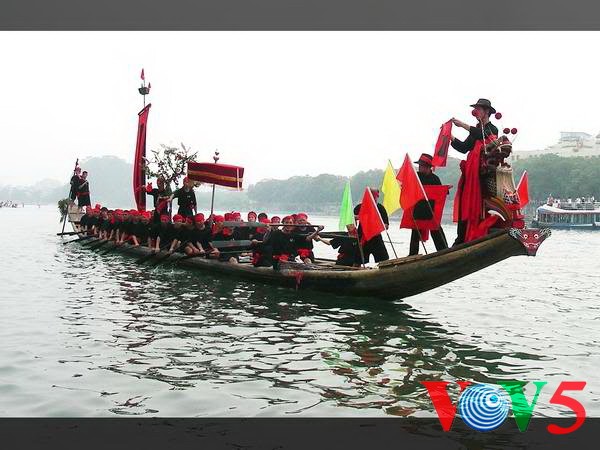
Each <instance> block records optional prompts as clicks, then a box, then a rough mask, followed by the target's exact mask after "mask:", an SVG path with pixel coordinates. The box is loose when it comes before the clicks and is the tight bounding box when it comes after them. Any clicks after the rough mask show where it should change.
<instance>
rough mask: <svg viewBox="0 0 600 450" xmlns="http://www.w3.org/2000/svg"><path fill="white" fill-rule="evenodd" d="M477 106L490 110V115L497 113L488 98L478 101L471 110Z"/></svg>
mask: <svg viewBox="0 0 600 450" xmlns="http://www.w3.org/2000/svg"><path fill="white" fill-rule="evenodd" d="M476 106H481V107H483V108H487V109H489V110H490V114H494V113H495V112H496V109H495V108H494V107H493V106H492V102H490V101H489V100H488V99H487V98H480V99H479V100H477V103H474V104H472V105H471V108H475V107H476Z"/></svg>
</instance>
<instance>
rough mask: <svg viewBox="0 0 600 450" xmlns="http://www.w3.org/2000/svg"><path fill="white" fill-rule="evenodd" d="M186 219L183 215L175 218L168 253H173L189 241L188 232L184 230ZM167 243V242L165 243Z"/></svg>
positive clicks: (176, 215) (177, 215)
mask: <svg viewBox="0 0 600 450" xmlns="http://www.w3.org/2000/svg"><path fill="white" fill-rule="evenodd" d="M184 224H185V217H183V216H182V215H181V214H175V215H174V216H173V228H172V234H171V244H170V245H169V249H168V250H167V252H168V253H173V252H174V251H175V250H177V248H178V247H179V245H180V244H182V243H183V242H184V241H185V240H186V239H187V230H186V229H185V228H184ZM165 242H166V241H165Z"/></svg>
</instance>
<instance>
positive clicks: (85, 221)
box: [79, 206, 92, 234]
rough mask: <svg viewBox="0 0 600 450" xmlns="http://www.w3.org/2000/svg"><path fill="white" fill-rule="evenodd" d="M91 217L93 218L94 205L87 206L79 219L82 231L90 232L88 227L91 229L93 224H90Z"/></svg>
mask: <svg viewBox="0 0 600 450" xmlns="http://www.w3.org/2000/svg"><path fill="white" fill-rule="evenodd" d="M91 218H92V207H91V206H86V207H85V212H84V213H83V215H82V216H81V218H80V219H79V230H80V231H81V232H82V233H86V234H88V228H89V229H90V230H91V226H90V225H89V223H90V220H91Z"/></svg>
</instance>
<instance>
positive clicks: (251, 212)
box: [248, 211, 257, 218]
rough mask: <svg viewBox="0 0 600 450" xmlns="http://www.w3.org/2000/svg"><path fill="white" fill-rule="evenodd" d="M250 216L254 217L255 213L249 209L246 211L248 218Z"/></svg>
mask: <svg viewBox="0 0 600 450" xmlns="http://www.w3.org/2000/svg"><path fill="white" fill-rule="evenodd" d="M250 216H254V218H256V217H257V216H256V213H255V212H254V211H249V212H248V218H250Z"/></svg>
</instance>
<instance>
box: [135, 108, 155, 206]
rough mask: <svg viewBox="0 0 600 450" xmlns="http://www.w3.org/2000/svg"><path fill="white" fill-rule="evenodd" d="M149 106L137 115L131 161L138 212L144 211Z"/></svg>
mask: <svg viewBox="0 0 600 450" xmlns="http://www.w3.org/2000/svg"><path fill="white" fill-rule="evenodd" d="M150 106H152V105H150V104H148V106H146V107H145V108H144V109H142V110H141V111H140V112H139V113H138V116H139V120H138V134H137V141H136V143H135V158H134V160H133V196H134V198H135V203H136V205H137V208H138V211H145V210H146V190H145V189H144V185H145V184H146V171H145V170H144V159H145V158H146V124H147V122H148V113H149V112H150Z"/></svg>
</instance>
